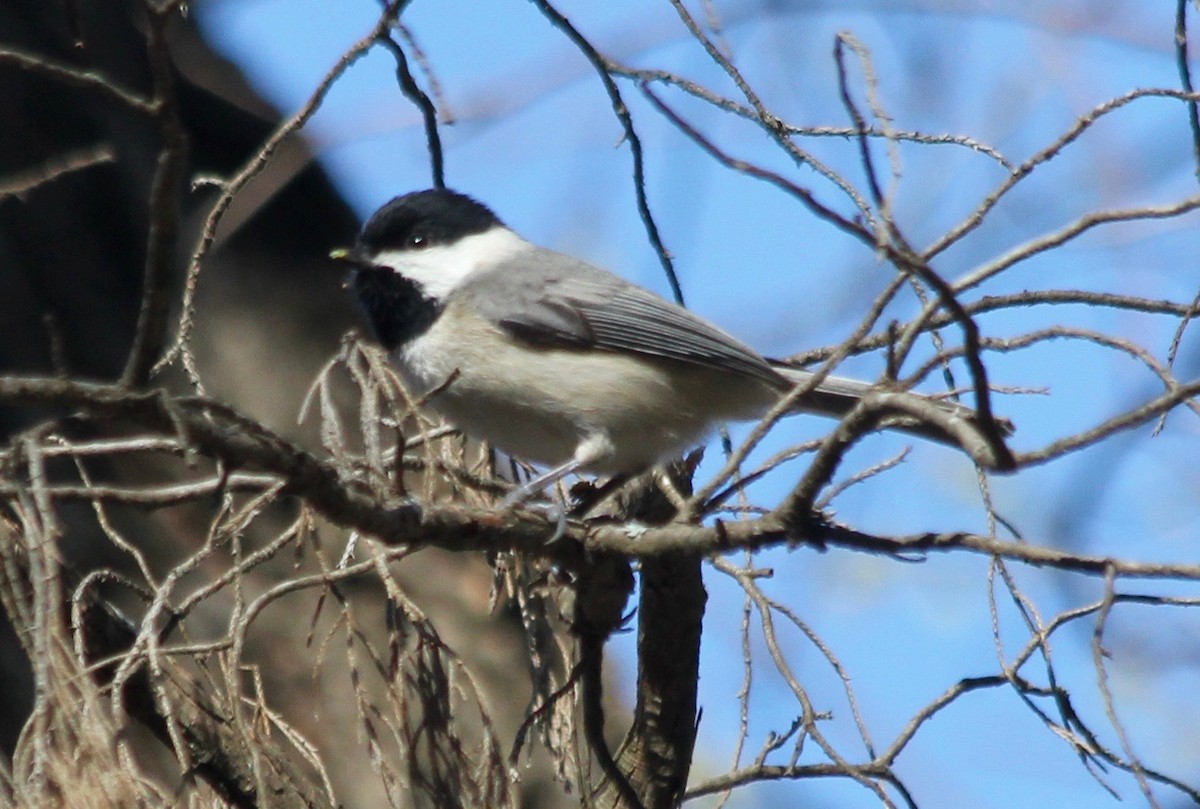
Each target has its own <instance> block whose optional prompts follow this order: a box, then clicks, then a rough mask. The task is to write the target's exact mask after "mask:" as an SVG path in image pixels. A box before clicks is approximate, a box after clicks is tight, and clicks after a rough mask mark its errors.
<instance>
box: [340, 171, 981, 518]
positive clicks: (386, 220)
mask: <svg viewBox="0 0 1200 809" xmlns="http://www.w3.org/2000/svg"><path fill="white" fill-rule="evenodd" d="M333 255H334V256H335V257H336V258H339V259H342V260H345V261H347V262H349V263H350V264H351V265H352V267H353V270H352V281H351V282H352V286H353V289H354V291H355V292H356V293H357V295H358V299H359V301H360V302H361V304H362V306H363V309H364V310H365V312H366V315H367V319H368V320H369V322H370V325H371V330H372V331H373V332H374V335H375V337H376V338H377V339H378V340H379V341H380V342H381V343H382V344H383V347H384V348H385V349H386V350H387V351H388V353H389V355H390V357H391V359H392V361H393V362H394V363H395V365H396V367H397V368H398V369H399V370H400V373H401V375H402V377H403V379H404V380H405V382H406V384H407V385H409V386H410V387H411V389H412V391H413V392H414V393H415V394H416V395H418V396H420V395H423V394H426V393H428V392H430V391H435V392H434V393H433V395H432V396H431V397H430V398H429V399H428V406H429V407H430V408H432V409H433V410H434V411H436V412H437V413H439V414H441V415H442V416H443V417H445V418H446V420H447V421H449V422H450V423H451V424H453V425H454V426H456V427H458V428H459V429H461V430H462V431H463V432H465V433H466V434H467V435H468V436H471V437H473V438H476V439H480V440H483V441H487V442H488V443H489V444H491V445H493V446H495V447H498V448H500V449H502V450H504V451H505V452H508V453H509V454H511V455H513V456H515V457H518V458H522V459H524V460H527V461H532V462H535V463H539V464H543V465H546V466H548V467H550V469H549V471H548V472H546V473H545V474H543V475H541V476H539V477H538V478H535V479H534V480H532V481H530V482H529V483H528V484H526V485H525V486H523V487H521V488H520V489H518V490H517V491H516V492H515V493H514V495H512V496H510V498H509V501H508V502H509V503H510V504H511V503H512V502H516V501H518V500H519V499H521V498H523V497H525V496H528V495H529V494H531V493H533V492H535V491H538V490H540V489H541V488H543V487H545V486H548V485H550V484H551V483H553V482H555V481H557V480H559V479H561V478H562V477H564V476H566V475H569V474H572V473H577V472H588V473H595V474H601V475H617V474H623V473H634V472H640V471H643V470H645V469H648V468H649V467H651V466H653V465H654V464H656V463H658V462H660V461H663V460H666V459H668V458H671V457H673V456H677V455H678V454H680V453H681V452H683V451H685V450H687V449H689V448H690V447H693V446H695V445H696V444H697V443H699V442H700V441H701V440H702V439H703V438H704V437H705V436H706V435H708V434H709V433H711V432H712V431H713V430H714V429H715V428H716V427H718V426H719V425H720V424H722V423H724V422H727V421H740V420H749V419H755V418H758V417H760V416H762V415H763V414H764V413H765V412H766V411H767V410H769V409H770V408H771V407H772V405H774V404H775V403H777V402H778V401H779V400H780V398H781V397H783V396H785V395H786V394H787V393H788V392H789V391H792V390H793V389H794V388H795V387H796V386H797V385H803V384H806V383H810V382H811V380H812V377H813V374H812V373H811V372H808V371H802V370H799V369H794V368H784V367H781V366H780V365H778V364H775V363H772V362H769V361H768V360H766V359H764V358H763V357H762V356H761V355H760V354H758V353H757V352H756V351H754V350H753V349H751V348H749V347H747V346H745V345H743V344H742V343H741V342H739V341H738V340H736V339H734V338H733V337H731V336H730V335H728V334H726V333H725V332H724V331H722V330H720V329H718V328H717V327H716V326H713V325H712V324H710V323H708V322H707V321H705V320H702V319H701V318H699V317H697V316H696V315H694V314H692V313H691V312H689V311H687V310H686V309H683V308H682V307H679V306H676V305H675V304H672V303H669V302H668V301H666V300H664V299H663V298H660V297H659V296H657V295H655V294H654V293H652V292H649V291H647V290H645V289H642V288H641V287H637V286H634V285H633V284H631V283H629V282H628V281H625V280H623V279H621V278H618V277H617V276H615V275H613V274H612V273H610V272H607V271H606V270H602V269H600V268H599V267H596V266H593V265H591V264H588V263H587V262H584V261H581V260H579V259H577V258H572V257H571V256H567V255H564V254H562V253H556V252H554V251H551V250H547V249H545V248H542V247H538V246H537V245H534V244H531V243H530V242H527V241H525V240H524V239H522V238H521V237H520V236H518V235H517V234H516V233H514V232H513V231H512V230H510V229H509V228H507V227H505V225H504V224H503V223H502V222H501V221H500V220H499V219H498V218H497V217H496V215H495V214H493V213H492V211H491V210H489V209H488V208H487V207H486V206H484V205H482V204H480V203H479V202H476V201H475V200H473V199H471V198H470V197H467V196H464V195H463V194H459V193H456V192H453V191H449V190H444V189H433V190H428V191H417V192H414V193H411V194H405V195H403V196H400V197H396V198H395V199H393V200H392V201H390V202H388V203H387V204H386V205H384V206H383V207H382V208H380V209H379V210H378V211H376V212H375V214H374V215H372V216H371V218H370V219H369V220H368V221H367V223H366V225H365V226H364V227H363V229H362V232H361V233H360V234H359V236H358V240H357V242H356V244H355V246H354V247H353V248H352V249H350V250H342V251H334V254H333ZM871 390H872V386H871V385H870V384H868V383H865V382H859V381H857V380H853V379H845V378H841V377H833V376H830V377H826V378H825V379H824V380H822V381H821V382H820V384H819V385H817V386H816V387H815V388H814V389H813V390H812V391H811V392H808V393H806V394H805V395H803V396H802V397H800V399H799V400H798V401H797V402H796V409H798V410H803V411H810V412H816V413H822V414H825V415H829V416H834V417H840V416H842V415H844V414H846V413H847V412H848V411H849V410H850V409H851V408H852V407H854V406H855V405H856V404H857V403H858V401H859V400H860V398H861V397H863V396H864V395H866V394H867V393H868V392H869V391H871ZM886 397H890V398H888V399H887V401H888V402H890V404H889V408H888V409H889V411H894V412H891V414H890V418H889V420H888V421H886V422H884V424H885V425H886V426H892V427H897V428H898V429H903V430H906V431H908V432H913V433H916V434H919V435H923V436H926V437H931V438H934V439H936V440H941V441H944V442H947V443H951V444H955V445H959V446H962V445H963V444H964V441H963V436H962V433H964V431H968V432H969V431H970V430H974V429H976V425H975V424H974V420H975V414H974V411H972V410H971V409H970V408H967V407H964V406H962V405H959V404H955V403H953V402H943V401H937V400H932V399H928V398H926V397H923V396H920V395H918V394H912V393H897V392H889V393H887V394H886ZM922 413H926V414H932V415H933V416H934V418H933V419H932V420H931V419H927V418H922V417H921V415H920V414H922ZM968 440H969V439H968ZM973 454H974V453H973ZM982 454H983V455H984V458H983V460H982V462H983V463H984V464H985V465H993V464H989V463H988V459H987V457H986V455H987V453H986V452H984V453H982ZM977 460H979V458H977Z"/></svg>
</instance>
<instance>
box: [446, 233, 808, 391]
mask: <svg viewBox="0 0 1200 809" xmlns="http://www.w3.org/2000/svg"><path fill="white" fill-rule="evenodd" d="M460 292H461V294H463V295H465V296H470V297H471V298H472V301H471V303H472V306H473V307H474V308H475V309H476V311H478V312H480V313H481V314H483V315H484V316H485V317H487V318H488V319H489V320H491V321H492V322H494V323H496V324H497V325H499V326H500V327H501V328H503V329H504V330H505V331H507V332H508V333H509V334H511V335H513V336H514V337H515V338H517V339H519V340H523V341H525V342H527V343H530V344H533V345H541V346H549V347H557V348H598V349H603V350H607V351H625V352H632V353H635V354H645V355H648V356H654V357H663V358H666V359H672V360H678V361H680V362H685V363H690V364H693V365H699V366H703V367H707V368H713V369H716V370H721V371H731V372H734V373H738V374H742V375H745V376H750V377H755V378H757V379H761V380H762V381H764V382H767V383H768V384H770V385H772V386H775V387H781V388H782V387H786V386H787V382H786V381H785V380H783V379H782V378H781V377H780V375H779V374H778V373H777V372H776V371H775V370H774V369H773V368H772V367H771V366H770V365H769V364H768V363H767V361H766V360H764V359H763V358H762V356H760V355H759V354H758V353H757V352H755V351H754V350H753V349H751V348H749V347H747V346H745V345H744V344H742V343H741V342H739V341H738V340H736V339H735V338H733V337H731V336H730V335H728V334H726V333H725V332H723V331H721V330H720V329H718V328H717V327H716V326H713V325H711V324H709V323H707V322H706V321H704V320H702V319H701V318H699V317H697V316H695V315H693V314H692V313H691V312H689V311H687V310H686V309H683V308H682V307H679V306H676V305H675V304H673V303H669V302H668V301H666V300H664V299H662V298H660V297H659V296H657V295H655V294H654V293H652V292H649V291H647V290H645V289H642V288H641V287H637V286H634V285H633V284H631V283H629V282H628V281H625V280H623V279H621V278H618V277H617V276H615V275H613V274H612V273H609V272H607V271H605V270H602V269H600V268H599V267H596V266H594V265H592V264H588V263H586V262H583V261H580V260H578V259H575V258H572V257H570V256H566V255H563V254H560V253H554V252H552V251H550V250H545V249H541V248H537V249H536V250H535V251H534V252H533V253H532V254H529V255H525V256H522V257H521V260H520V262H519V263H518V262H516V261H510V262H507V263H505V264H501V265H500V266H498V267H496V268H495V269H494V270H491V271H488V272H487V273H483V274H481V275H479V276H476V277H475V278H474V279H472V280H471V281H469V282H468V283H467V284H464V285H463V287H461V288H460Z"/></svg>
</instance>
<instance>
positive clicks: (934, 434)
mask: <svg viewBox="0 0 1200 809" xmlns="http://www.w3.org/2000/svg"><path fill="white" fill-rule="evenodd" d="M773 367H774V368H775V370H776V371H778V372H779V373H780V374H781V375H782V376H783V377H784V378H785V379H787V380H788V381H789V382H791V383H793V384H794V385H797V386H800V385H809V384H811V383H812V379H813V377H814V376H815V374H814V373H812V372H811V371H804V370H801V369H799V368H790V367H787V366H784V365H773ZM868 394H870V395H871V396H872V397H873V398H874V399H875V401H876V402H877V403H878V405H879V407H880V409H881V410H882V411H883V416H882V418H881V419H880V421H879V422H878V426H877V428H876V429H893V430H901V431H903V432H906V433H910V434H911V435H916V436H920V437H921V438H928V439H931V440H933V441H937V442H939V443H943V444H949V445H950V446H954V447H959V448H961V449H963V450H964V451H966V452H967V454H969V455H970V456H971V457H972V458H974V459H975V460H976V461H977V462H978V463H980V464H981V465H983V466H985V467H987V468H989V469H996V470H1001V471H1003V470H1007V469H1011V468H1012V466H1013V459H1012V454H1011V453H1010V452H1009V450H1008V448H1007V447H1005V446H1004V443H1003V441H1001V439H1002V438H1003V437H1004V436H1007V435H1010V434H1011V433H1012V432H1013V425H1012V423H1011V422H1009V421H1008V420H1007V419H996V420H995V422H996V423H995V427H994V428H991V429H989V428H988V427H987V426H986V425H984V424H983V423H982V422H981V420H980V418H979V414H978V413H976V412H975V411H974V410H973V409H972V408H970V407H967V406H966V405H963V404H959V403H958V402H953V401H950V400H948V399H934V398H931V397H929V396H922V395H921V394H919V393H911V392H908V391H889V390H886V389H884V388H881V387H880V386H878V385H873V384H871V383H869V382H862V381H859V380H857V379H849V378H847V377H843V376H827V377H825V379H823V380H821V383H820V384H819V385H818V386H817V387H816V388H815V389H814V390H812V391H810V392H809V393H807V394H805V395H804V396H803V397H802V398H801V400H800V402H799V403H798V404H797V406H796V409H797V410H801V411H805V412H815V413H821V414H824V415H826V416H832V417H834V418H842V417H843V416H845V415H846V414H847V413H849V412H850V410H851V409H853V408H854V407H855V406H856V405H857V404H858V403H859V402H860V401H861V400H862V399H863V398H864V397H866V396H867V395H868Z"/></svg>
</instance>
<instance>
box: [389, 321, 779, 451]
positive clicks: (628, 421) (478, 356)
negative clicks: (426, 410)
mask: <svg viewBox="0 0 1200 809" xmlns="http://www.w3.org/2000/svg"><path fill="white" fill-rule="evenodd" d="M393 359H394V360H395V362H396V364H397V366H398V367H399V368H400V370H401V372H402V374H403V375H404V377H405V379H406V381H407V382H408V384H409V385H410V386H411V387H412V388H413V389H414V390H413V392H414V393H415V394H416V395H418V396H421V395H424V394H425V393H427V392H429V391H431V390H433V389H435V388H438V387H439V386H441V385H443V384H445V383H446V381H447V380H448V379H450V378H451V376H452V375H454V379H453V381H451V382H450V383H449V384H448V385H446V387H445V389H444V390H441V391H440V392H438V393H437V394H435V395H434V396H433V398H432V399H431V400H430V401H429V407H430V408H432V409H433V410H435V411H437V412H438V413H440V414H441V415H442V416H444V417H445V418H446V420H447V421H449V422H450V423H451V424H454V425H455V426H457V427H458V428H460V429H461V430H463V431H464V432H465V433H467V435H469V436H471V437H473V438H476V439H479V440H484V441H487V442H489V443H491V444H493V445H494V446H497V447H499V448H500V449H503V450H504V451H506V452H508V453H510V454H512V455H514V456H516V457H519V458H522V459H524V460H528V461H533V462H538V463H543V464H548V465H557V464H560V463H563V462H565V461H567V460H570V459H571V458H575V457H578V456H577V451H578V450H579V447H580V445H581V444H583V443H584V442H590V444H591V446H593V447H594V446H596V445H601V446H604V447H606V448H608V449H609V450H610V451H609V452H608V453H607V454H606V455H605V457H602V458H600V459H598V460H596V461H594V462H593V463H590V464H589V467H588V471H591V472H595V473H601V474H612V473H617V472H630V471H640V470H641V469H644V468H646V467H648V466H650V465H652V464H654V463H656V462H658V461H660V460H663V459H664V458H666V457H669V456H672V455H675V454H678V453H680V452H682V451H684V450H686V449H688V448H690V447H692V446H694V445H695V444H697V443H698V442H699V441H700V440H701V439H702V438H704V437H705V436H706V435H707V434H708V433H709V432H710V431H711V430H713V429H714V428H715V427H717V426H718V425H719V424H721V423H722V422H725V421H731V420H740V419H748V418H754V417H757V416H758V415H761V413H762V412H764V411H765V410H766V409H767V408H768V407H770V405H771V404H772V403H773V402H774V401H775V400H776V398H777V396H778V394H777V393H776V392H775V391H774V390H772V389H770V388H769V387H768V386H766V385H764V384H761V383H759V382H757V381H755V380H753V379H750V378H746V377H741V376H737V375H732V374H723V373H720V372H716V371H712V370H708V369H705V368H700V367H693V366H688V365H684V364H682V363H673V362H664V361H651V360H649V359H648V358H645V357H642V356H640V355H628V354H621V353H617V352H611V351H610V352H602V351H587V350H565V349H547V348H537V347H530V346H528V345H525V344H520V343H518V342H516V341H515V340H514V339H513V338H512V337H511V336H510V335H508V334H507V333H506V332H504V331H503V330H501V329H500V328H498V327H497V326H494V325H492V324H490V323H487V322H484V321H482V320H480V319H477V318H471V317H468V316H466V314H465V313H464V312H463V311H462V307H461V306H457V305H455V303H454V302H451V304H450V305H448V306H447V308H446V310H445V311H444V312H443V313H442V315H441V317H439V318H438V320H437V321H436V322H435V323H434V324H433V326H432V327H431V328H430V329H429V331H427V332H426V333H425V334H423V335H421V336H420V337H419V338H417V339H416V340H413V341H412V342H411V343H409V344H408V345H406V346H403V347H401V348H400V349H397V351H396V352H395V353H394V355H393Z"/></svg>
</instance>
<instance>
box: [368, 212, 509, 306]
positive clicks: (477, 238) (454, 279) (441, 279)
mask: <svg viewBox="0 0 1200 809" xmlns="http://www.w3.org/2000/svg"><path fill="white" fill-rule="evenodd" d="M527 249H529V244H528V242H526V241H525V240H524V239H522V238H521V237H520V236H518V235H517V234H515V233H513V232H512V231H511V230H509V229H508V228H505V227H494V228H491V229H490V230H486V231H484V232H483V233H476V234H474V235H471V236H467V237H465V238H462V239H459V240H458V241H457V242H455V243H454V244H438V245H434V246H432V247H426V248H424V249H409V250H381V251H380V252H379V253H377V254H376V255H375V256H374V257H373V258H372V262H373V263H375V264H377V265H379V266H381V267H391V268H392V269H393V270H395V271H396V272H397V273H399V274H400V275H403V276H404V277H405V278H408V279H411V280H412V281H414V282H415V283H416V284H417V285H418V286H420V287H421V289H422V290H423V291H424V293H425V294H426V295H427V296H428V297H430V298H434V299H435V300H441V299H443V298H445V297H446V296H447V295H448V294H450V291H451V290H452V289H454V288H455V287H457V286H458V285H459V284H460V283H462V281H463V280H465V279H466V278H467V277H468V276H470V275H471V274H472V273H474V272H475V271H476V270H478V269H480V268H482V267H489V266H492V265H494V264H499V263H500V262H502V261H505V260H507V259H508V258H509V257H511V256H512V255H514V254H515V253H518V252H520V251H521V250H527Z"/></svg>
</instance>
